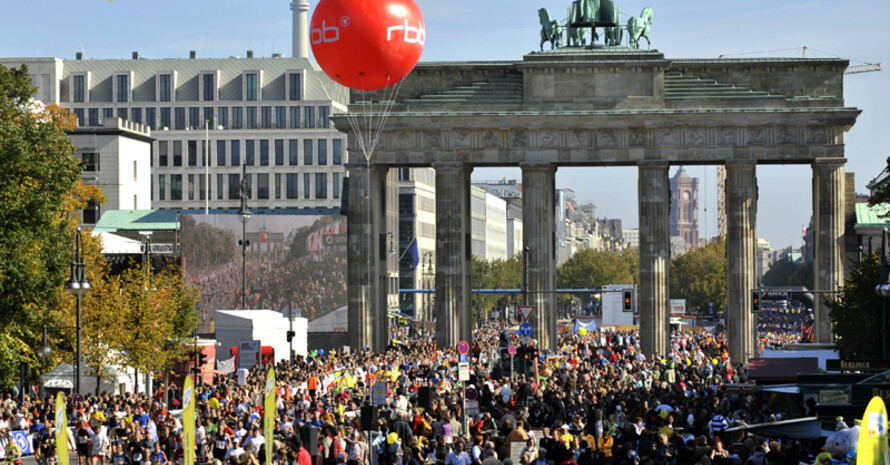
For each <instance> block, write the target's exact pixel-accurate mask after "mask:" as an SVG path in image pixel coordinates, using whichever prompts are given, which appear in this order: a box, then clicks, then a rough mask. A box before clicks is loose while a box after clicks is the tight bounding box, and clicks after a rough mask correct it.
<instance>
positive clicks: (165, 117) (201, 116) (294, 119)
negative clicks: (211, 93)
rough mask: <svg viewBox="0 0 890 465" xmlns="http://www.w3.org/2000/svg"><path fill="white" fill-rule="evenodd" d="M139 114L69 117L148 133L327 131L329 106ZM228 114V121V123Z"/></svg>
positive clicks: (100, 112) (123, 111)
mask: <svg viewBox="0 0 890 465" xmlns="http://www.w3.org/2000/svg"><path fill="white" fill-rule="evenodd" d="M301 109H302V112H301ZM142 110H143V109H142V108H118V109H117V112H115V109H114V108H101V109H100V108H89V109H84V108H75V109H74V110H73V113H74V115H75V116H77V125H78V126H101V125H102V123H103V121H104V120H105V119H108V118H115V117H117V118H121V119H125V120H131V121H133V122H135V123H139V124H146V125H148V126H149V127H150V128H151V129H158V128H168V129H176V130H184V129H204V125H205V124H207V125H208V126H209V127H210V128H211V129H216V128H219V127H221V128H222V129H300V128H329V127H330V121H329V120H328V118H329V117H330V115H331V107H329V106H319V107H309V106H307V107H285V106H276V107H271V106H263V107H203V108H202V107H175V108H145V109H144V110H145V118H144V119H143V117H142V116H143V113H142ZM171 110H172V111H171ZM202 110H203V111H202ZM230 110H231V112H230ZM245 110H246V111H245ZM245 113H246V115H247V118H246V120H245ZM301 113H302V115H301ZM230 114H231V119H229V115H230ZM316 114H317V115H318V118H316ZM301 116H302V118H301Z"/></svg>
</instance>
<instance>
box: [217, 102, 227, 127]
mask: <svg viewBox="0 0 890 465" xmlns="http://www.w3.org/2000/svg"><path fill="white" fill-rule="evenodd" d="M216 113H217V121H216V124H217V126H222V128H223V129H229V109H228V108H226V107H219V108H217V109H216Z"/></svg>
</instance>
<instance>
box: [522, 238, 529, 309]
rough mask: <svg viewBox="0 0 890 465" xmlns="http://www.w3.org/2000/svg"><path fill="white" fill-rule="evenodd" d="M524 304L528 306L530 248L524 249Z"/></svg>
mask: <svg viewBox="0 0 890 465" xmlns="http://www.w3.org/2000/svg"><path fill="white" fill-rule="evenodd" d="M522 304H523V305H528V247H526V248H524V249H522Z"/></svg>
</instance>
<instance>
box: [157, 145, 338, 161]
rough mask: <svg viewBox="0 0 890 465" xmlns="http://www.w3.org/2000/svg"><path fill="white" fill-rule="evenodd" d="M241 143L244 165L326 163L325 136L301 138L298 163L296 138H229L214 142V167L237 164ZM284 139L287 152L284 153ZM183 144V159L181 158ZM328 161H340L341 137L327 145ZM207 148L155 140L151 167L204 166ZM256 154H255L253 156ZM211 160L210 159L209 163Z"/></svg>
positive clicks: (211, 153) (211, 156)
mask: <svg viewBox="0 0 890 465" xmlns="http://www.w3.org/2000/svg"><path fill="white" fill-rule="evenodd" d="M242 142H243V147H244V164H245V165H248V166H254V165H259V166H269V165H270V164H274V166H285V165H288V166H298V165H303V166H312V165H319V166H324V165H327V164H328V139H317V140H316V139H303V144H302V145H303V153H302V155H303V156H302V162H300V158H301V157H300V151H299V148H300V141H299V140H297V139H288V140H287V141H285V140H284V139H274V140H268V139H260V140H254V139H248V140H244V141H242V140H240V139H232V140H217V141H216V166H241V163H242V160H241V155H242V151H241V148H242ZM285 142H286V146H287V153H286V154H285ZM183 145H185V157H186V158H185V160H183ZM209 148H210V149H211V150H210V153H209V154H208V155H209V156H210V160H213V158H214V154H213V150H212V149H213V144H212V143H211V145H210V147H209ZM330 148H331V149H332V150H331V164H332V165H342V164H343V140H342V139H333V140H331V144H330ZM207 149H208V147H206V144H205V141H203V140H201V141H197V140H189V141H185V144H183V141H180V140H174V141H166V140H162V141H158V149H157V165H155V159H154V152H152V159H151V166H183V161H185V162H186V163H187V165H186V166H206V160H205V158H204V156H205V153H206V151H207ZM257 155H259V157H257ZM211 163H212V162H211Z"/></svg>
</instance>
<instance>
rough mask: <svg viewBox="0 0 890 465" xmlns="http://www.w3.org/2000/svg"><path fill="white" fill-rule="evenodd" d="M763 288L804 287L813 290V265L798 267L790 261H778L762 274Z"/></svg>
mask: <svg viewBox="0 0 890 465" xmlns="http://www.w3.org/2000/svg"><path fill="white" fill-rule="evenodd" d="M763 285H764V286H804V287H806V288H807V289H812V288H813V264H812V263H807V264H804V265H799V264H797V263H794V262H792V261H791V260H787V259H786V260H779V261H777V262H776V263H773V265H772V266H770V268H769V270H767V272H766V273H764V274H763Z"/></svg>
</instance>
